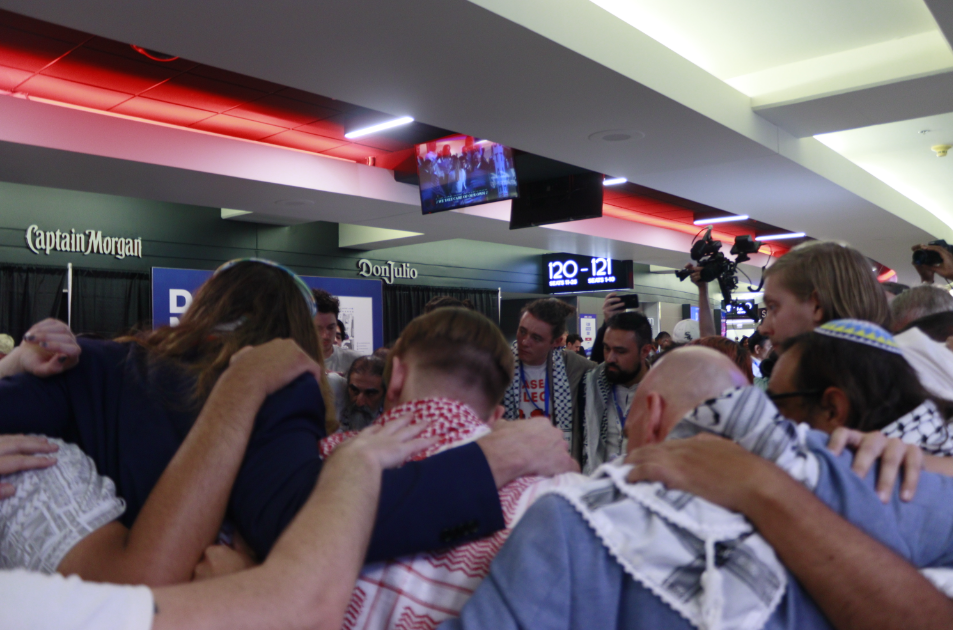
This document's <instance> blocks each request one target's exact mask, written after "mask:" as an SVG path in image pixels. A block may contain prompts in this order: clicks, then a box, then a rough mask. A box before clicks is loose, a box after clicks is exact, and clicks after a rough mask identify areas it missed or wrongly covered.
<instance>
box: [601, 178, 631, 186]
mask: <svg viewBox="0 0 953 630" xmlns="http://www.w3.org/2000/svg"><path fill="white" fill-rule="evenodd" d="M627 181H629V180H627V179H626V178H624V177H610V178H609V179H604V180H602V185H603V186H618V185H619V184H624V183H626V182H627Z"/></svg>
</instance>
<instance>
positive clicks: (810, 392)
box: [766, 389, 824, 401]
mask: <svg viewBox="0 0 953 630" xmlns="http://www.w3.org/2000/svg"><path fill="white" fill-rule="evenodd" d="M766 393H767V395H768V398H770V399H771V400H773V401H778V400H785V399H787V398H799V397H805V398H814V397H817V396H821V395H823V394H824V390H823V389H811V390H805V391H803V392H784V393H783V394H775V393H774V392H772V391H771V390H768V391H767V392H766Z"/></svg>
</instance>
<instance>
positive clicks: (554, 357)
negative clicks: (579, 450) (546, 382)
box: [503, 341, 572, 444]
mask: <svg viewBox="0 0 953 630" xmlns="http://www.w3.org/2000/svg"><path fill="white" fill-rule="evenodd" d="M512 348H513V358H514V359H515V360H516V363H515V365H514V368H515V369H514V376H513V381H512V382H511V383H510V386H509V388H507V390H506V393H505V394H504V395H503V407H504V408H505V409H506V412H505V413H504V415H503V417H504V418H506V419H507V420H517V419H519V417H520V394H521V390H522V386H523V381H522V379H521V378H520V366H521V363H520V358H519V354H518V353H517V351H516V342H515V341H514V342H513V346H512ZM546 366H547V369H548V372H547V378H549V376H550V375H552V383H551V384H550V386H551V390H550V392H551V395H552V397H553V400H552V413H553V417H552V421H553V424H554V425H555V426H557V427H559V429H560V430H561V431H562V432H563V438H564V439H565V440H566V443H568V444H571V443H572V393H571V391H570V389H569V377H568V376H567V375H566V362H565V361H564V360H563V351H562V348H556V349H554V350H553V351H552V352H551V353H550V355H549V359H548V360H547V362H546Z"/></svg>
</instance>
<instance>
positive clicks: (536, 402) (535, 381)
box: [503, 298, 596, 461]
mask: <svg viewBox="0 0 953 630" xmlns="http://www.w3.org/2000/svg"><path fill="white" fill-rule="evenodd" d="M575 311H576V309H575V308H573V307H572V306H570V305H569V304H566V303H565V302H563V301H562V300H557V299H555V298H544V299H540V300H535V301H533V302H530V303H529V304H527V305H526V306H524V307H523V312H522V315H521V316H520V324H519V328H518V329H517V330H516V342H515V343H514V344H513V354H514V355H515V359H516V366H515V367H516V369H515V370H514V375H513V382H512V383H510V387H509V388H508V389H507V390H506V394H505V395H504V397H503V406H504V407H505V408H506V411H505V413H504V415H503V417H504V418H506V419H507V420H522V419H525V418H532V417H536V416H545V417H547V418H550V419H551V420H552V422H553V425H554V426H556V427H558V428H560V429H561V430H562V432H563V437H564V438H565V439H566V442H567V443H568V444H569V447H570V452H571V453H572V456H573V457H574V458H575V459H576V460H577V461H581V458H582V433H583V431H582V422H581V416H582V414H581V412H580V410H579V408H578V406H577V404H576V402H577V401H578V393H579V383H580V382H581V381H582V377H583V375H584V374H585V373H586V372H587V371H588V370H589V369H591V368H593V367H595V366H596V364H595V363H593V362H592V361H589V360H588V359H586V358H585V357H582V356H579V355H578V354H576V353H574V352H564V351H563V349H562V348H561V347H559V345H558V343H559V340H560V338H561V337H562V336H563V334H564V333H565V332H566V318H568V317H569V316H570V315H572V314H573V313H574V312H575Z"/></svg>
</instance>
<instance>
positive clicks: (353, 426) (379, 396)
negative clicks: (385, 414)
mask: <svg viewBox="0 0 953 630" xmlns="http://www.w3.org/2000/svg"><path fill="white" fill-rule="evenodd" d="M383 406H384V362H383V361H381V360H380V359H378V358H377V357H374V356H368V357H360V358H358V359H355V360H354V363H352V364H351V367H350V368H349V369H348V371H347V397H346V402H345V403H344V405H343V408H342V409H341V410H340V413H339V416H340V417H339V418H338V419H339V420H340V422H341V428H342V430H344V431H360V430H361V429H363V428H364V427H366V426H368V425H369V424H370V423H372V422H373V421H374V420H375V419H377V416H379V415H381V411H382V410H383Z"/></svg>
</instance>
